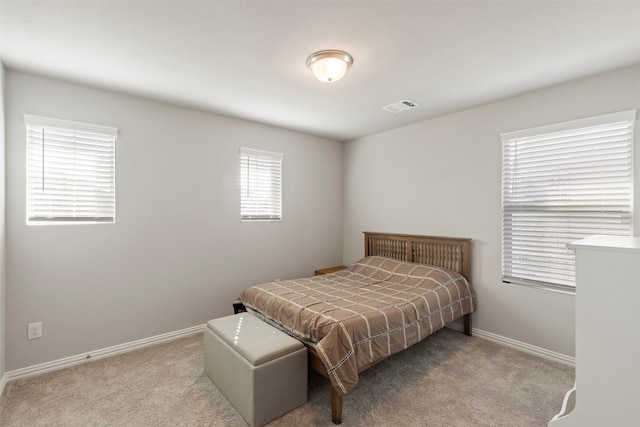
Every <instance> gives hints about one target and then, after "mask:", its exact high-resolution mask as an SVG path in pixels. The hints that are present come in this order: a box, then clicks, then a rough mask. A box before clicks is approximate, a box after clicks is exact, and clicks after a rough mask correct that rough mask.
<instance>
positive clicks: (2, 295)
mask: <svg viewBox="0 0 640 427" xmlns="http://www.w3.org/2000/svg"><path fill="white" fill-rule="evenodd" d="M4 82H5V79H4V66H3V65H2V63H1V62H0V396H2V392H3V391H4V385H5V382H6V381H5V380H6V378H5V353H6V352H5V324H6V312H7V304H6V295H7V292H6V290H7V283H6V276H7V275H6V262H5V259H6V252H5V154H4V153H5V135H6V132H5V120H4V104H5V100H4V98H5V90H4V89H5V87H4V85H5V83H4Z"/></svg>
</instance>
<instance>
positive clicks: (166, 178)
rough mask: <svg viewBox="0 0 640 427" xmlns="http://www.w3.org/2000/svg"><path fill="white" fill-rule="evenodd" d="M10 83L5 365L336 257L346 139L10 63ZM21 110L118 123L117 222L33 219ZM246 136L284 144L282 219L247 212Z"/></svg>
mask: <svg viewBox="0 0 640 427" xmlns="http://www.w3.org/2000/svg"><path fill="white" fill-rule="evenodd" d="M6 83H7V86H6V94H5V95H6V99H7V104H6V113H7V114H6V127H7V140H6V144H7V146H6V149H7V152H6V155H7V189H6V194H7V217H6V219H7V257H8V258H7V263H8V272H7V274H8V276H7V310H8V317H7V325H6V346H7V352H6V369H7V370H15V369H18V368H21V367H25V366H31V365H34V364H38V363H42V362H46V361H51V360H55V359H59V358H62V357H66V356H71V355H77V354H81V353H84V352H87V351H90V350H95V349H101V348H105V347H109V346H113V345H117V344H122V343H126V342H130V341H133V340H137V339H142V338H147V337H151V336H154V335H158V334H162V333H167V332H172V331H176V330H180V329H183V328H187V327H191V326H195V325H200V324H203V323H205V322H206V321H207V320H209V319H212V318H215V317H218V316H222V315H226V314H230V313H231V303H232V302H233V301H234V300H235V298H236V297H237V296H238V294H239V293H240V291H241V290H242V289H244V288H245V287H247V286H249V285H252V284H256V283H259V282H263V281H267V280H273V279H277V278H283V279H284V278H293V277H300V276H303V275H312V274H313V271H314V270H315V269H317V268H320V267H326V266H332V265H338V264H340V262H341V260H342V222H341V219H342V150H343V147H342V144H341V143H339V142H335V141H331V140H327V139H322V138H317V137H313V136H309V135H304V134H301V133H297V132H293V131H289V130H285V129H280V128H274V127H269V126H265V125H260V124H257V123H252V122H248V121H242V120H236V119H231V118H226V117H221V116H218V115H214V114H208V113H204V112H199V111H194V110H190V109H186V108H181V107H177V106H171V105H167V104H162V103H158V102H154V101H150V100H144V99H140V98H134V97H131V96H126V95H122V94H116V93H113V92H107V91H102V90H98V89H92V88H87V87H83V86H78V85H73V84H68V83H63V82H58V81H55V80H51V79H47V78H41V77H36V76H32V75H28V74H24V73H19V72H15V71H11V70H8V71H7V73H6ZM212 96H215V95H212ZM25 113H29V114H36V115H43V116H49V117H55V118H61V119H68V120H75V121H82V122H88V123H94V124H103V125H108V126H115V127H117V128H118V129H119V137H118V139H117V142H116V156H117V157H116V209H117V213H116V221H117V223H116V224H112V225H71V226H70V225H57V226H26V225H25V128H24V123H23V114H25ZM241 146H248V147H253V148H258V149H264V150H271V151H278V152H282V153H284V156H285V157H284V166H283V173H284V181H283V192H284V194H283V201H284V202H283V220H282V221H278V222H253V223H252V222H242V221H240V212H239V204H240V195H239V184H238V183H239V175H238V173H239V172H238V152H239V148H240V147H241ZM35 321H42V322H43V335H44V336H43V338H41V339H36V340H30V341H28V340H27V339H26V336H27V334H26V325H27V323H29V322H35Z"/></svg>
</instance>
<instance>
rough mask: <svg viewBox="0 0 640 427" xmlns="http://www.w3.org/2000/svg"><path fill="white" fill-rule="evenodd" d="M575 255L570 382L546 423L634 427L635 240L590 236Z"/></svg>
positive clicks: (638, 356)
mask: <svg viewBox="0 0 640 427" xmlns="http://www.w3.org/2000/svg"><path fill="white" fill-rule="evenodd" d="M569 247H570V248H571V249H573V250H574V251H575V253H576V385H575V388H574V389H573V390H571V391H569V392H568V393H567V396H566V397H565V401H564V404H563V410H562V411H561V412H560V413H559V414H558V415H556V416H555V417H554V418H553V420H552V421H550V422H549V427H572V426H575V427H627V426H629V427H638V426H640V409H639V408H640V238H635V237H615V236H591V237H588V238H586V239H583V240H579V241H577V242H574V243H572V244H570V245H569Z"/></svg>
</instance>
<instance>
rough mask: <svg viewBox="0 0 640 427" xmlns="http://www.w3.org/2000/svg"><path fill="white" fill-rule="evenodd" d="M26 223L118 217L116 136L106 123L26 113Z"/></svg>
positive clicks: (77, 221) (101, 220)
mask: <svg viewBox="0 0 640 427" xmlns="http://www.w3.org/2000/svg"><path fill="white" fill-rule="evenodd" d="M24 118H25V124H26V128H27V223H28V224H52V223H64V222H67V223H87V222H90V223H93V222H111V223H112V222H115V140H116V136H117V132H118V130H117V129H115V128H112V127H107V126H98V125H91V124H86V123H78V122H71V121H67V120H58V119H52V118H48V117H40V116H33V115H28V114H26V115H25V116H24Z"/></svg>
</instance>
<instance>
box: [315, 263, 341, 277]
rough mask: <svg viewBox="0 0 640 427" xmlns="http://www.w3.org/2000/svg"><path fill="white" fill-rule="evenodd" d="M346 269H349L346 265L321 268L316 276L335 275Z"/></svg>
mask: <svg viewBox="0 0 640 427" xmlns="http://www.w3.org/2000/svg"><path fill="white" fill-rule="evenodd" d="M345 268H347V267H345V266H344V265H338V266H336V267H327V268H320V269H318V270H316V276H319V275H321V274H329V273H335V272H336V271H340V270H344V269H345Z"/></svg>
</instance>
